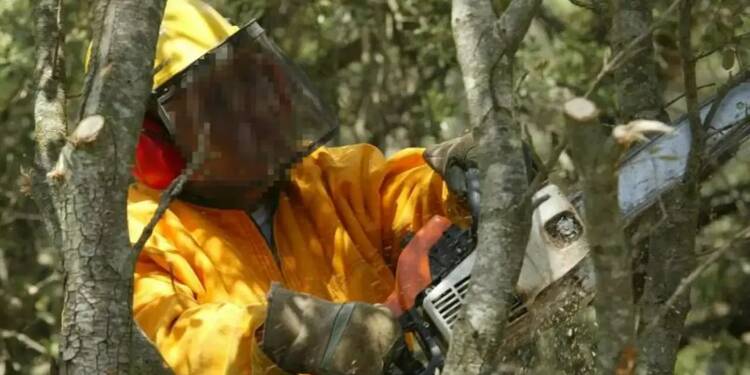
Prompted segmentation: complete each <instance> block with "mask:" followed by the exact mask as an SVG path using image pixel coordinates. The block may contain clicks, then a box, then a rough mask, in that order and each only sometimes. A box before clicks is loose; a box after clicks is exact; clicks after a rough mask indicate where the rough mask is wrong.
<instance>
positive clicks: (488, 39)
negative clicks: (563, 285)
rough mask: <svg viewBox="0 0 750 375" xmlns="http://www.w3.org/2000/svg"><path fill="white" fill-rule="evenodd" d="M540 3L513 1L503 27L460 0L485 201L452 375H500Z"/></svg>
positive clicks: (461, 42)
mask: <svg viewBox="0 0 750 375" xmlns="http://www.w3.org/2000/svg"><path fill="white" fill-rule="evenodd" d="M540 3H541V1H540V0H532V1H522V0H514V1H512V2H511V3H510V5H509V6H508V8H507V9H506V10H505V11H504V12H503V14H502V15H501V17H500V18H499V19H496V18H495V16H494V12H493V9H492V3H491V1H489V0H487V1H478V0H454V1H453V8H452V25H453V36H454V40H455V43H456V49H457V54H458V61H459V63H460V65H461V71H462V73H463V80H464V86H465V88H466V98H467V103H468V107H469V113H470V120H471V124H472V127H473V131H474V139H476V140H478V145H477V147H476V149H475V150H474V151H475V152H476V160H477V161H478V163H479V167H480V170H481V174H482V175H481V179H482V183H481V190H482V194H483V196H484V198H483V201H482V212H481V216H480V220H479V236H478V237H479V238H478V241H479V242H478V246H477V249H476V252H477V260H476V263H475V265H474V269H473V270H472V275H473V277H472V281H471V283H472V284H471V287H470V289H469V292H468V296H467V303H466V304H465V308H464V311H463V312H462V314H461V317H460V318H459V320H458V321H457V322H456V324H455V326H454V328H453V340H452V343H451V348H450V351H449V352H448V358H447V361H446V365H445V369H444V373H445V374H479V373H483V374H485V373H497V372H499V371H500V370H499V368H500V365H501V364H500V361H501V357H500V356H499V355H498V353H499V352H500V350H499V348H500V345H501V343H502V334H503V329H504V326H505V322H506V320H507V315H508V310H509V308H510V306H511V305H510V301H511V299H512V295H513V291H514V287H515V284H516V281H517V279H518V273H519V271H520V268H521V263H522V261H523V256H524V251H525V248H526V242H527V239H528V233H529V228H530V217H531V210H530V204H529V199H530V196H531V194H528V192H527V189H528V181H527V177H526V176H527V175H526V165H525V163H524V157H523V151H522V141H521V129H520V127H519V126H518V125H517V124H516V122H515V121H514V118H513V97H512V95H513V56H514V55H515V52H516V49H517V48H518V45H519V44H520V42H521V40H522V39H523V37H524V35H525V34H526V31H527V30H528V27H529V25H530V23H531V19H532V18H533V16H534V14H535V12H536V10H537V9H538V8H539V4H540Z"/></svg>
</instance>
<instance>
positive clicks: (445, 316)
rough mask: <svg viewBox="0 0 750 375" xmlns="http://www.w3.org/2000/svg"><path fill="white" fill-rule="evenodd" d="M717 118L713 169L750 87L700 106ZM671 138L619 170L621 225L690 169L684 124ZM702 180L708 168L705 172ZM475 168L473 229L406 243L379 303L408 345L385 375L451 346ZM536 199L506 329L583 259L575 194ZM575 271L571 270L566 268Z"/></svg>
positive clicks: (744, 127) (747, 131)
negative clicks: (390, 286)
mask: <svg viewBox="0 0 750 375" xmlns="http://www.w3.org/2000/svg"><path fill="white" fill-rule="evenodd" d="M710 112H713V115H712V116H713V117H712V120H711V123H710V124H706V126H707V127H708V128H709V129H710V132H708V137H707V140H706V150H708V153H707V155H706V156H705V157H706V158H707V160H710V161H712V162H713V163H708V164H710V165H713V166H714V167H715V166H716V165H717V164H718V163H717V162H721V161H723V160H726V159H727V158H728V157H729V156H731V155H732V154H733V153H734V151H735V150H736V149H737V148H738V147H739V146H740V145H741V144H742V143H743V142H744V141H745V140H746V139H747V138H748V136H749V135H750V82H749V81H745V82H740V83H738V84H737V85H735V86H734V87H733V88H732V89H730V90H729V91H728V92H727V93H726V94H725V95H723V97H722V98H721V100H720V101H719V102H718V103H716V104H715V103H714V100H709V101H708V102H706V103H705V104H703V105H702V107H701V112H700V113H701V118H702V119H705V118H706V117H707V116H708V114H709V113H710ZM673 127H674V128H675V131H673V132H671V133H669V134H664V135H661V136H658V137H655V138H653V139H651V140H650V141H649V142H647V143H645V144H644V145H642V146H641V147H638V148H635V149H633V150H631V151H630V152H629V153H628V154H627V155H626V156H625V158H623V161H622V162H621V164H620V166H619V186H618V196H619V205H620V210H621V212H622V215H623V217H624V218H625V220H626V222H633V220H635V218H637V217H638V215H639V214H641V213H643V212H644V211H645V210H646V209H648V208H649V207H651V206H652V205H653V204H654V203H656V202H657V201H658V199H659V197H660V196H661V195H662V194H664V193H666V192H668V191H669V190H670V189H671V188H673V187H674V186H675V185H676V184H678V183H679V182H680V181H681V180H682V177H683V176H684V174H685V172H686V167H687V158H688V153H689V147H690V126H689V124H688V120H687V119H686V118H685V117H683V118H681V119H680V120H678V121H676V122H675V123H674V124H673ZM703 172H704V174H707V172H708V171H703ZM478 175H479V173H478V171H477V170H470V171H467V177H468V184H467V186H468V197H469V199H468V204H469V206H470V211H471V212H472V216H473V224H472V225H473V226H472V227H471V228H460V227H458V226H456V225H453V224H451V223H450V221H449V220H448V219H446V218H443V217H440V216H435V217H433V218H432V219H430V220H429V221H428V222H427V223H426V224H425V225H424V226H423V227H422V228H421V229H420V230H419V231H418V232H417V233H415V234H413V235H412V236H408V237H407V239H406V241H405V246H404V247H403V251H402V252H401V255H400V256H399V259H398V264H397V267H396V280H397V283H396V284H397V286H396V290H395V291H394V293H393V294H392V295H391V296H390V297H389V298H388V300H387V301H386V302H385V305H386V306H388V307H389V308H390V309H391V311H393V312H394V313H396V314H397V315H398V316H399V321H400V323H401V326H402V329H403V331H404V332H405V333H406V336H407V338H409V339H407V340H405V343H403V344H401V348H400V349H401V350H399V351H397V352H396V353H397V354H395V357H394V360H393V361H392V363H391V364H390V366H389V367H388V368H387V370H386V372H385V373H386V374H390V375H398V374H418V375H433V374H437V373H439V371H440V370H441V369H442V366H443V362H444V360H445V354H446V353H447V350H448V348H449V347H450V342H451V335H452V333H451V329H452V327H453V325H454V324H455V322H456V320H457V319H458V317H459V314H460V312H461V310H462V307H463V305H464V304H465V302H466V296H467V293H468V290H469V286H470V281H471V270H472V268H473V265H474V261H475V258H476V254H475V253H474V249H475V247H476V243H477V241H476V238H477V236H476V231H477V222H478V212H479V191H478V189H479V183H478ZM533 200H534V201H541V202H542V203H541V204H539V205H538V206H537V207H536V209H535V210H534V212H533V214H532V225H531V232H530V235H529V242H528V245H527V247H526V253H525V256H524V260H523V265H522V267H521V271H520V276H519V279H518V284H517V286H516V288H515V295H514V300H513V301H512V302H513V305H512V307H511V309H510V315H509V317H508V319H509V321H510V323H512V322H513V321H515V320H516V319H519V318H520V317H522V316H523V315H524V314H525V313H526V307H527V306H530V305H531V304H533V302H534V298H535V297H536V296H538V295H539V294H540V293H541V292H542V291H544V290H545V289H546V288H547V287H549V286H550V285H551V284H553V283H554V282H556V281H557V280H560V279H561V278H563V277H564V276H565V275H566V274H567V273H568V272H569V271H571V270H572V269H573V268H574V267H576V265H578V263H579V262H581V261H582V260H583V259H584V258H585V257H586V255H587V254H588V251H589V248H588V244H587V242H586V239H585V236H584V231H585V226H584V224H583V223H584V219H585V218H583V217H581V215H579V213H578V210H577V209H576V207H580V203H581V196H580V194H572V195H565V194H564V193H563V192H562V191H561V190H560V189H559V188H558V187H557V186H555V185H553V184H548V185H546V186H545V187H543V188H542V189H540V190H539V191H538V192H536V194H535V195H534V198H533ZM571 272H572V271H571Z"/></svg>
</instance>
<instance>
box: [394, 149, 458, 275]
mask: <svg viewBox="0 0 750 375" xmlns="http://www.w3.org/2000/svg"><path fill="white" fill-rule="evenodd" d="M423 153H424V149H422V148H407V149H404V150H401V151H400V152H397V153H396V154H394V155H392V156H391V157H390V158H388V159H387V161H386V163H385V166H384V175H383V179H382V182H381V185H380V199H381V215H382V217H381V223H382V233H383V249H384V250H385V251H386V253H385V254H384V256H385V257H386V258H388V259H389V261H390V262H391V263H392V264H393V263H395V261H396V259H397V257H398V254H399V253H400V250H401V248H402V246H401V245H402V244H401V242H402V240H403V238H404V236H405V235H406V234H407V233H410V232H411V233H413V232H416V231H418V230H419V229H420V228H421V227H422V226H423V225H424V224H425V223H426V222H427V221H428V220H430V218H432V217H433V216H435V215H440V216H444V217H446V218H448V219H450V220H451V221H452V222H453V223H455V224H457V225H461V226H468V225H469V223H470V220H471V218H470V215H469V214H468V212H467V210H466V209H465V207H464V206H463V205H461V204H459V203H458V201H457V200H456V197H455V196H454V195H453V194H452V193H451V192H450V191H449V190H448V188H447V186H446V184H445V183H444V182H443V178H442V176H440V174H439V173H437V172H435V171H434V170H433V169H432V168H431V167H430V166H429V165H428V164H427V163H426V162H425V160H424V158H423V156H422V154H423ZM389 250H390V251H389Z"/></svg>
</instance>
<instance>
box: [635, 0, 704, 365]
mask: <svg viewBox="0 0 750 375" xmlns="http://www.w3.org/2000/svg"><path fill="white" fill-rule="evenodd" d="M691 7H692V2H691V1H690V0H685V1H683V2H682V4H680V26H679V34H680V53H681V56H682V60H683V75H684V77H683V79H684V83H685V98H686V101H687V107H688V120H689V123H690V133H691V145H690V152H689V154H688V161H687V167H686V175H685V178H684V180H683V182H682V183H681V184H680V185H678V186H677V187H675V189H674V190H672V191H671V192H670V194H667V195H665V196H664V198H663V201H662V203H663V210H664V212H663V213H661V214H662V215H664V217H663V218H662V219H661V225H660V227H659V228H658V229H657V230H656V231H655V233H654V234H653V235H651V236H650V237H649V239H648V249H647V251H648V255H647V259H648V260H647V262H648V263H647V266H646V280H645V284H644V292H643V297H642V298H641V301H640V305H641V320H642V321H643V322H644V323H645V324H649V325H648V326H645V325H644V326H645V327H647V328H646V329H644V330H643V331H642V332H641V333H640V335H639V338H638V347H639V352H640V353H641V355H642V360H641V361H640V362H639V368H638V372H639V373H640V374H672V373H673V372H674V366H675V360H676V359H677V351H678V349H679V344H680V339H681V338H682V334H683V330H684V324H685V317H686V316H687V313H688V311H689V310H690V292H689V290H688V291H687V292H685V293H682V294H681V295H680V296H678V297H677V299H675V301H674V303H672V305H671V306H669V307H668V308H667V310H666V311H663V310H664V304H665V303H666V301H667V300H668V299H669V297H670V296H671V295H672V294H673V293H674V291H675V290H676V289H677V288H678V286H679V285H680V283H681V282H682V280H683V278H684V277H686V276H687V275H688V274H689V273H690V271H691V270H692V269H693V267H694V264H695V254H694V251H695V240H696V235H697V226H698V215H699V212H700V193H699V183H700V174H701V168H702V165H701V164H702V162H701V155H702V153H703V143H704V139H705V135H704V133H705V130H704V128H703V125H702V123H701V119H700V117H699V115H698V111H699V109H698V98H697V87H696V86H697V85H696V78H695V61H694V56H693V52H692V48H691V44H690V37H691V36H690V34H691V31H690V29H691V24H692V22H691V15H690V10H691ZM717 102H718V101H717ZM652 211H654V210H652ZM661 314H664V316H661ZM656 319H658V322H654V321H655V320H656ZM652 322H654V323H653V324H651V323H652Z"/></svg>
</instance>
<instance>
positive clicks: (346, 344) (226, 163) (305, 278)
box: [128, 0, 465, 374]
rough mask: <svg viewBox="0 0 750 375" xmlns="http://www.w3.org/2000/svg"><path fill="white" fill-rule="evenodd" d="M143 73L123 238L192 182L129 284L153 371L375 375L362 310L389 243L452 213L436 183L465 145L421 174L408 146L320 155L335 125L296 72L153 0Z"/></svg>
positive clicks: (202, 14) (181, 9) (393, 250)
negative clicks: (149, 71) (150, 52)
mask: <svg viewBox="0 0 750 375" xmlns="http://www.w3.org/2000/svg"><path fill="white" fill-rule="evenodd" d="M155 66H156V69H157V70H156V73H155V76H154V89H155V95H154V97H155V100H154V105H153V110H152V111H150V112H149V113H148V114H147V118H146V119H145V120H144V126H143V131H142V133H141V136H140V139H139V143H138V147H137V151H136V160H135V165H134V170H133V172H134V175H135V177H136V181H137V182H136V183H135V184H133V185H132V186H131V188H130V190H129V195H128V223H129V234H130V238H131V240H132V241H135V240H136V239H137V238H138V237H139V236H140V235H141V232H142V231H143V229H144V227H145V226H146V225H147V223H148V222H149V220H150V219H151V217H152V216H153V214H154V212H155V210H156V207H157V206H158V202H159V198H160V194H161V192H162V191H163V189H164V188H166V187H167V186H168V185H169V183H170V182H171V181H172V180H173V179H174V178H175V177H176V176H177V175H178V174H179V173H180V172H181V171H182V170H183V168H185V167H186V166H187V167H188V168H193V170H192V172H193V173H192V175H191V177H190V179H189V181H188V183H187V184H186V186H185V189H184V190H183V192H182V194H181V195H180V196H179V197H178V199H176V200H175V201H173V203H171V205H170V206H169V208H168V209H167V211H166V212H165V213H164V215H163V216H162V217H161V219H160V221H159V222H158V223H157V224H156V226H155V228H154V231H153V234H152V235H151V236H150V238H149V239H148V241H147V243H146V245H145V246H144V248H143V251H142V253H141V254H140V256H139V258H138V261H137V265H136V271H135V284H134V304H133V314H134V316H135V319H136V321H137V323H138V324H139V326H140V327H141V328H142V329H143V330H144V332H145V333H146V334H147V335H148V337H149V338H150V339H151V340H152V341H153V342H154V343H155V345H156V346H157V347H158V349H159V351H160V352H161V354H162V356H163V357H164V359H165V361H166V362H167V363H168V364H169V365H170V366H171V367H172V369H173V370H174V371H175V372H176V373H177V374H276V373H284V372H300V373H304V372H310V373H330V374H344V373H346V374H375V373H379V372H380V371H382V369H383V367H384V366H385V365H386V364H387V361H388V356H389V355H390V354H391V353H390V351H391V349H392V347H393V344H394V342H396V341H397V340H398V336H400V330H399V328H398V324H397V322H396V320H395V319H394V317H393V315H392V314H391V312H389V311H388V310H387V309H384V308H382V307H381V306H380V305H378V304H380V303H383V302H384V301H385V300H386V299H387V298H388V296H389V295H390V294H391V293H392V292H393V290H394V265H395V264H396V260H397V258H398V255H399V251H400V249H401V241H402V239H403V238H404V236H405V235H406V234H407V233H408V232H415V231H417V230H418V229H419V228H420V227H422V225H423V224H424V223H425V222H426V221H427V220H429V219H430V218H431V217H433V216H434V215H442V216H446V217H449V218H452V219H455V220H460V218H461V217H463V216H465V215H464V211H463V210H462V209H461V207H460V205H458V204H456V197H454V194H452V193H451V190H449V189H448V188H447V187H446V184H445V182H444V181H443V178H442V177H441V174H442V172H444V171H445V166H446V162H447V160H448V156H449V155H458V154H465V148H462V147H457V146H456V145H457V144H458V145H461V144H464V143H461V142H459V143H454V144H450V145H448V146H446V147H442V148H438V149H436V150H437V151H435V152H433V153H432V154H431V155H430V160H431V162H432V163H431V164H428V163H427V162H426V161H425V156H424V150H423V149H421V148H409V149H404V150H402V151H400V152H398V153H396V154H395V155H393V156H392V157H390V158H385V157H384V155H383V154H382V153H381V151H379V150H378V149H377V148H376V147H374V146H371V145H366V144H359V145H350V146H344V147H330V148H329V147H323V146H321V144H322V143H324V142H325V140H326V139H327V138H328V137H330V134H332V131H333V130H335V128H336V124H335V120H333V119H332V118H331V116H329V115H327V114H326V111H325V107H324V105H323V104H322V103H320V101H319V100H318V99H317V97H316V96H315V95H314V91H312V88H311V87H310V85H309V84H308V83H307V81H306V80H305V78H304V76H302V75H301V74H300V73H299V72H298V71H296V70H295V69H294V68H293V66H292V65H291V63H289V61H288V60H286V59H285V58H284V57H283V54H281V52H280V51H279V50H278V48H277V47H276V46H275V45H273V44H272V42H270V41H269V40H268V38H267V37H266V36H265V34H263V32H262V29H260V27H259V26H257V24H254V23H253V24H250V25H249V26H248V27H245V28H238V27H236V26H233V25H231V24H230V23H229V22H228V21H226V20H225V19H224V18H223V17H222V16H221V15H219V14H218V13H217V12H216V11H215V10H214V9H212V8H211V7H209V6H208V5H206V4H204V3H202V2H200V1H199V0H169V1H167V5H166V10H165V15H164V19H163V22H162V27H161V31H160V37H159V41H158V46H157V53H156V62H155ZM456 150H459V151H456ZM459 156H460V155H459ZM461 157H464V156H461ZM272 284H273V287H272ZM269 292H270V295H269Z"/></svg>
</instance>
